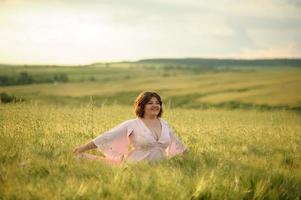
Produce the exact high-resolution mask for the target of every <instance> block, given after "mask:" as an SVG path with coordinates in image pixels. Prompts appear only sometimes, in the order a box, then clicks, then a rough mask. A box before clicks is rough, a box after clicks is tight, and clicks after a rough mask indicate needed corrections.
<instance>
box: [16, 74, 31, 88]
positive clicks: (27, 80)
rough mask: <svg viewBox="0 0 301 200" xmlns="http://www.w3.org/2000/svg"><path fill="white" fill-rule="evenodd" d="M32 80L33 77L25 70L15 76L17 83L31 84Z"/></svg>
mask: <svg viewBox="0 0 301 200" xmlns="http://www.w3.org/2000/svg"><path fill="white" fill-rule="evenodd" d="M32 82H33V78H32V77H31V76H30V75H29V74H28V73H27V72H21V73H20V74H19V76H18V77H17V82H16V83H17V84H21V85H23V84H31V83H32Z"/></svg>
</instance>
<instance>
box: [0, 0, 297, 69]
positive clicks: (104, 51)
mask: <svg viewBox="0 0 301 200" xmlns="http://www.w3.org/2000/svg"><path fill="white" fill-rule="evenodd" d="M187 57H193V58H244V59H254V58H301V0H235V1H234V0H210V1H201V0H185V1H184V0H126V1H125V0H85V1H84V0H81V1H80V0H60V1H58V0H52V1H46V0H0V63H6V64H67V65H68V64H91V63H96V62H114V61H136V60H139V59H147V58H187Z"/></svg>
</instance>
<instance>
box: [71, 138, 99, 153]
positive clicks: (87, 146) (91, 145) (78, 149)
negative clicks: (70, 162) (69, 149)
mask: <svg viewBox="0 0 301 200" xmlns="http://www.w3.org/2000/svg"><path fill="white" fill-rule="evenodd" d="M95 148H97V146H96V145H95V144H94V143H93V142H92V141H91V142H88V143H87V144H85V145H83V146H79V147H76V148H75V149H74V150H73V153H75V154H79V153H83V152H85V151H88V150H90V149H95Z"/></svg>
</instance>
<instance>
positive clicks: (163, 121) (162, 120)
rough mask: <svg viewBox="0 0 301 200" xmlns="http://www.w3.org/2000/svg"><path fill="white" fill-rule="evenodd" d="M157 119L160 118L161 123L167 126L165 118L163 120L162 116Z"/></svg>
mask: <svg viewBox="0 0 301 200" xmlns="http://www.w3.org/2000/svg"><path fill="white" fill-rule="evenodd" d="M159 119H160V121H161V122H162V123H164V124H165V125H167V126H169V123H168V122H167V121H166V120H164V119H162V118H159Z"/></svg>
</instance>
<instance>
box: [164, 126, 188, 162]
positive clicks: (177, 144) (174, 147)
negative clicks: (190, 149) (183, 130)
mask: <svg viewBox="0 0 301 200" xmlns="http://www.w3.org/2000/svg"><path fill="white" fill-rule="evenodd" d="M169 135H170V139H171V142H170V145H169V146H168V148H167V156H168V157H169V158H171V157H173V156H175V155H177V154H181V153H183V152H184V151H186V150H187V147H186V146H185V145H184V144H183V143H182V142H181V141H180V139H179V138H178V137H177V135H176V134H175V132H174V130H173V129H172V128H170V127H169Z"/></svg>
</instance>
